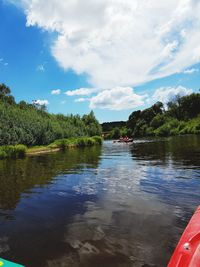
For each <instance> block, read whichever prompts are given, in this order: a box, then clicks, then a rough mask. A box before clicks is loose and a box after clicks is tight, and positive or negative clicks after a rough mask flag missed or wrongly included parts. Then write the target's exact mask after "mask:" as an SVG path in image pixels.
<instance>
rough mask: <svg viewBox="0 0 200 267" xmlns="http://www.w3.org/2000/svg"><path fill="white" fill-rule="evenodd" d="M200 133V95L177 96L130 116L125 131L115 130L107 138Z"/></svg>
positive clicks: (121, 128) (121, 129) (122, 129)
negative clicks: (165, 103)
mask: <svg viewBox="0 0 200 267" xmlns="http://www.w3.org/2000/svg"><path fill="white" fill-rule="evenodd" d="M103 131H104V128H103ZM199 133H200V94H199V93H193V94H191V95H188V96H183V97H180V96H176V97H175V99H174V100H173V101H170V102H169V103H168V104H167V105H166V106H164V105H163V103H161V102H157V103H155V104H154V105H153V106H151V107H150V108H147V109H145V110H142V111H141V110H137V111H134V112H132V113H131V115H130V116H129V119H128V121H127V122H126V127H115V128H113V129H112V130H111V131H110V133H109V134H108V135H107V137H108V138H118V137H119V136H121V135H122V136H123V135H128V136H129V137H145V136H170V135H181V134H199Z"/></svg>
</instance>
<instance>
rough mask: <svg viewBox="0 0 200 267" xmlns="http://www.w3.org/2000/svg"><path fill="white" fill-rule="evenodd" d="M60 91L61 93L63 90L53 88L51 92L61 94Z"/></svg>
mask: <svg viewBox="0 0 200 267" xmlns="http://www.w3.org/2000/svg"><path fill="white" fill-rule="evenodd" d="M60 93H61V90H60V89H56V90H52V91H51V94H52V95H60Z"/></svg>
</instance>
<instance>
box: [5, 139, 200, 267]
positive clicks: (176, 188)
mask: <svg viewBox="0 0 200 267" xmlns="http://www.w3.org/2000/svg"><path fill="white" fill-rule="evenodd" d="M199 204H200V136H185V137H173V138H168V139H148V140H135V142H134V144H133V145H127V144H113V143H112V142H104V144H103V146H102V147H93V148H85V149H70V150H69V151H66V152H58V153H52V154H46V155H45V154H43V155H38V156H32V157H27V158H25V159H23V160H4V161H0V257H2V258H5V259H8V260H12V261H14V262H18V263H21V264H23V265H25V266H27V267H28V266H30V267H32V266H34V267H47V266H50V267H51V266H63V267H65V266H66V267H92V266H95V267H130V266H131V267H134V266H135V267H142V266H143V267H147V266H152V267H153V266H154V267H164V266H166V265H167V262H168V260H169V258H170V255H171V253H172V251H173V249H174V247H175V245H176V242H177V241H178V239H179V238H180V235H181V233H182V231H183V229H184V228H185V226H186V225H187V223H188V220H189V218H190V217H191V216H192V214H193V212H194V210H195V209H196V207H197V206H198V205H199Z"/></svg>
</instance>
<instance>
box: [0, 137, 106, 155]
mask: <svg viewBox="0 0 200 267" xmlns="http://www.w3.org/2000/svg"><path fill="white" fill-rule="evenodd" d="M101 144H102V138H101V137H100V136H93V137H77V138H68V139H59V140H56V141H54V142H53V143H51V144H49V145H48V146H34V147H29V148H27V147H26V146H24V145H15V146H12V145H8V146H0V159H5V158H23V157H25V156H26V155H32V154H40V153H48V152H52V151H58V150H65V149H68V148H70V147H87V146H94V145H101Z"/></svg>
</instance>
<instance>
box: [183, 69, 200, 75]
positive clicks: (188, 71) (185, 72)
mask: <svg viewBox="0 0 200 267" xmlns="http://www.w3.org/2000/svg"><path fill="white" fill-rule="evenodd" d="M195 72H199V69H195V68H192V69H187V70H184V71H183V73H184V74H193V73H195Z"/></svg>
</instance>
